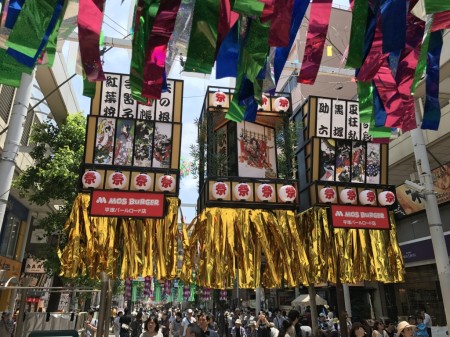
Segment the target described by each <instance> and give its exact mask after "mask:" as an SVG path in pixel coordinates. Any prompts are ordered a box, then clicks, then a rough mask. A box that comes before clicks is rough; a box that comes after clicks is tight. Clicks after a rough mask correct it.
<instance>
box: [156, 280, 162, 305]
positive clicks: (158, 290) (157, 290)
mask: <svg viewBox="0 0 450 337" xmlns="http://www.w3.org/2000/svg"><path fill="white" fill-rule="evenodd" d="M155 302H161V285H160V284H159V282H156V284H155Z"/></svg>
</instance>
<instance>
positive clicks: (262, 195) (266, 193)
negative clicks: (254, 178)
mask: <svg viewBox="0 0 450 337" xmlns="http://www.w3.org/2000/svg"><path fill="white" fill-rule="evenodd" d="M274 192H275V191H274V189H273V187H272V185H269V184H261V185H259V186H258V188H257V190H256V195H257V196H258V199H259V200H262V201H269V200H271V199H272V198H273V197H274Z"/></svg>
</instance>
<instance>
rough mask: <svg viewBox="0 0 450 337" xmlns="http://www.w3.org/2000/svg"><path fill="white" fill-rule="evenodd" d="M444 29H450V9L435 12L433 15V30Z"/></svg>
mask: <svg viewBox="0 0 450 337" xmlns="http://www.w3.org/2000/svg"><path fill="white" fill-rule="evenodd" d="M442 29H450V11H444V12H439V13H435V14H434V16H433V24H432V26H431V31H432V32H437V31H438V30H442Z"/></svg>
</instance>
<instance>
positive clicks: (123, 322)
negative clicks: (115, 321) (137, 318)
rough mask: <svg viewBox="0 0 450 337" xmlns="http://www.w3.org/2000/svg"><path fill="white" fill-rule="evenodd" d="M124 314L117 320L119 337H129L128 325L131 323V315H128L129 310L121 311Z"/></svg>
mask: <svg viewBox="0 0 450 337" xmlns="http://www.w3.org/2000/svg"><path fill="white" fill-rule="evenodd" d="M123 312H124V314H123V316H122V317H120V319H119V324H120V337H130V324H131V321H132V318H131V315H130V314H129V309H128V308H125V309H124V310H123Z"/></svg>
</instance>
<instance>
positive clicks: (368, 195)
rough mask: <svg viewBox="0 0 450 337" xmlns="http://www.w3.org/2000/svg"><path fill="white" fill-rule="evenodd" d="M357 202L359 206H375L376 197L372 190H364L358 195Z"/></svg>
mask: <svg viewBox="0 0 450 337" xmlns="http://www.w3.org/2000/svg"><path fill="white" fill-rule="evenodd" d="M359 202H360V203H361V205H375V203H376V202H377V196H376V194H375V192H374V191H372V190H364V191H361V192H360V193H359Z"/></svg>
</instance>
